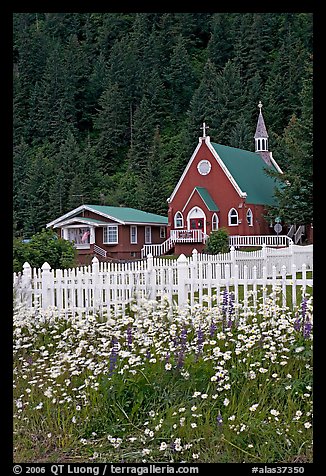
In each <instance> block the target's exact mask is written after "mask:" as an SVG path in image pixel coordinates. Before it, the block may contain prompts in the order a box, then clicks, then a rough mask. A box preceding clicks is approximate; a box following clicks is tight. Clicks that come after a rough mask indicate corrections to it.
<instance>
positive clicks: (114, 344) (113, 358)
mask: <svg viewBox="0 0 326 476" xmlns="http://www.w3.org/2000/svg"><path fill="white" fill-rule="evenodd" d="M117 360H118V339H117V338H116V337H112V341H111V354H110V357H109V362H110V366H109V377H111V375H112V374H113V372H114V369H115V366H116V363H117Z"/></svg>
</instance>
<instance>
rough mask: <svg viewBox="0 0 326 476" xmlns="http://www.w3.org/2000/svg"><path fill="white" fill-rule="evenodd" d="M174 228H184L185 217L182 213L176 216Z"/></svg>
mask: <svg viewBox="0 0 326 476" xmlns="http://www.w3.org/2000/svg"><path fill="white" fill-rule="evenodd" d="M174 228H183V216H182V213H181V212H177V213H176V214H175V215H174Z"/></svg>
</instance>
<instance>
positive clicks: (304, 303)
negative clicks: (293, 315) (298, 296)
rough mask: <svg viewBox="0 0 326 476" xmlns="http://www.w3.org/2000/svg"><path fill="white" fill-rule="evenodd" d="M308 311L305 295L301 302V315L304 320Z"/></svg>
mask: <svg viewBox="0 0 326 476" xmlns="http://www.w3.org/2000/svg"><path fill="white" fill-rule="evenodd" d="M306 313H307V298H306V297H304V298H303V300H302V303H301V317H302V320H303V321H304V320H305V317H306Z"/></svg>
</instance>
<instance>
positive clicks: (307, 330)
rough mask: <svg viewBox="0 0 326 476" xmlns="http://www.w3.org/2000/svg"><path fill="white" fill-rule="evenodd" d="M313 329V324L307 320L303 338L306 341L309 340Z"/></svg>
mask: <svg viewBox="0 0 326 476" xmlns="http://www.w3.org/2000/svg"><path fill="white" fill-rule="evenodd" d="M311 329H312V323H311V321H310V320H309V319H307V320H306V322H305V323H304V326H303V337H304V338H305V339H307V338H308V337H309V336H310V333H311Z"/></svg>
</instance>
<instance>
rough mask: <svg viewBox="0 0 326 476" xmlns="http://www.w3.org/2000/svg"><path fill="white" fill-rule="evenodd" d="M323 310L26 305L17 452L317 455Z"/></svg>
mask: <svg viewBox="0 0 326 476" xmlns="http://www.w3.org/2000/svg"><path fill="white" fill-rule="evenodd" d="M275 292H277V291H275ZM312 309H313V301H312V296H309V295H306V296H304V297H303V299H302V302H301V303H299V304H298V306H297V308H296V309H294V310H292V309H289V308H287V307H285V306H283V307H281V306H279V305H277V304H275V300H274V299H272V296H268V298H267V300H266V301H265V302H264V303H263V302H262V301H259V302H258V306H256V307H255V309H253V308H251V307H250V306H249V307H246V308H244V307H242V305H241V304H239V305H237V306H235V304H234V296H233V294H232V292H229V291H227V290H224V292H222V293H221V295H220V296H217V297H215V302H214V303H212V306H207V307H205V306H199V305H195V306H192V307H190V306H189V307H183V308H181V309H180V308H178V307H177V306H175V307H174V308H173V310H171V308H170V307H169V306H168V303H166V302H164V301H163V302H162V303H158V302H156V301H153V300H144V301H142V302H141V303H139V304H137V305H136V304H134V305H131V306H129V307H128V308H127V309H125V310H124V311H122V310H121V311H120V312H118V315H116V316H113V315H112V316H111V315H109V314H108V315H107V316H104V317H99V316H97V315H95V314H91V313H89V314H87V313H76V315H74V316H71V317H69V318H67V317H60V316H59V315H58V313H57V311H56V309H54V308H49V309H47V310H46V311H42V310H40V309H37V308H36V309H34V310H33V311H31V310H30V311H28V310H26V309H24V308H19V309H18V308H17V309H15V313H14V461H15V462H23V461H24V462H89V461H93V462H94V461H96V462H113V463H114V462H117V463H121V462H122V463H133V462H147V463H148V462H171V463H174V462H175V463H181V462H185V463H189V462H198V463H200V462H211V463H219V462H223V463H225V462H227V463H234V462H235V463H238V462H266V463H269V462H274V463H275V462H284V463H291V462H292V463H293V462H312V444H313V443H312V416H313V414H312V412H313V408H312V386H313V384H312V365H313V362H312V343H313V311H312Z"/></svg>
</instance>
